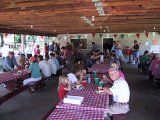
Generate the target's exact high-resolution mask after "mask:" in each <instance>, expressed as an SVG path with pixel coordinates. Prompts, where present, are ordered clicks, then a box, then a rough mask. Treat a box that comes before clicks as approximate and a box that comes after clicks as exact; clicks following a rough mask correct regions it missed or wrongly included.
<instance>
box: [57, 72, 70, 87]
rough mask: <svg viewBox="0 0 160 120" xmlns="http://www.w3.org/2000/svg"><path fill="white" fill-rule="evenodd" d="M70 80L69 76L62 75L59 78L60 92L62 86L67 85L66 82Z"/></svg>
mask: <svg viewBox="0 0 160 120" xmlns="http://www.w3.org/2000/svg"><path fill="white" fill-rule="evenodd" d="M66 79H68V76H67V75H61V76H59V83H58V90H59V86H60V85H61V84H65V80H66Z"/></svg>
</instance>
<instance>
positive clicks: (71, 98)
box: [63, 95, 84, 105]
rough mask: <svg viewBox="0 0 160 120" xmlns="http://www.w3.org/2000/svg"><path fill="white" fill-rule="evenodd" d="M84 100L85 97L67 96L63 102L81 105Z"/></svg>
mask: <svg viewBox="0 0 160 120" xmlns="http://www.w3.org/2000/svg"><path fill="white" fill-rule="evenodd" d="M83 100H84V97H80V96H70V95H67V97H66V98H64V99H63V102H64V103H69V104H75V105H81V104H82V102H83Z"/></svg>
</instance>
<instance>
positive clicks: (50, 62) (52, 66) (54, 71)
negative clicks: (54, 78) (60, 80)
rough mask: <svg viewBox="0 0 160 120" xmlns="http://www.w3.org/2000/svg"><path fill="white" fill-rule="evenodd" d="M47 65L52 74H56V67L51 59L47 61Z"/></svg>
mask: <svg viewBox="0 0 160 120" xmlns="http://www.w3.org/2000/svg"><path fill="white" fill-rule="evenodd" d="M48 63H49V65H50V68H51V72H52V74H57V66H56V64H55V62H54V60H53V59H49V60H48Z"/></svg>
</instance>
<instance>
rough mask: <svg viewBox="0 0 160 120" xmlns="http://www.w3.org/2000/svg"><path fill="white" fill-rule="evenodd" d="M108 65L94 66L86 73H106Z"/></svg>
mask: <svg viewBox="0 0 160 120" xmlns="http://www.w3.org/2000/svg"><path fill="white" fill-rule="evenodd" d="M108 68H109V65H108V64H105V63H101V64H94V65H93V66H92V67H91V68H90V69H89V70H88V72H93V71H97V73H107V72H108Z"/></svg>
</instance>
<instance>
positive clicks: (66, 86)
mask: <svg viewBox="0 0 160 120" xmlns="http://www.w3.org/2000/svg"><path fill="white" fill-rule="evenodd" d="M70 90H71V84H70V82H69V80H68V77H67V76H66V75H61V76H59V85H58V93H59V99H60V100H63V99H64V96H65V95H66V94H67V92H68V91H70Z"/></svg>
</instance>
